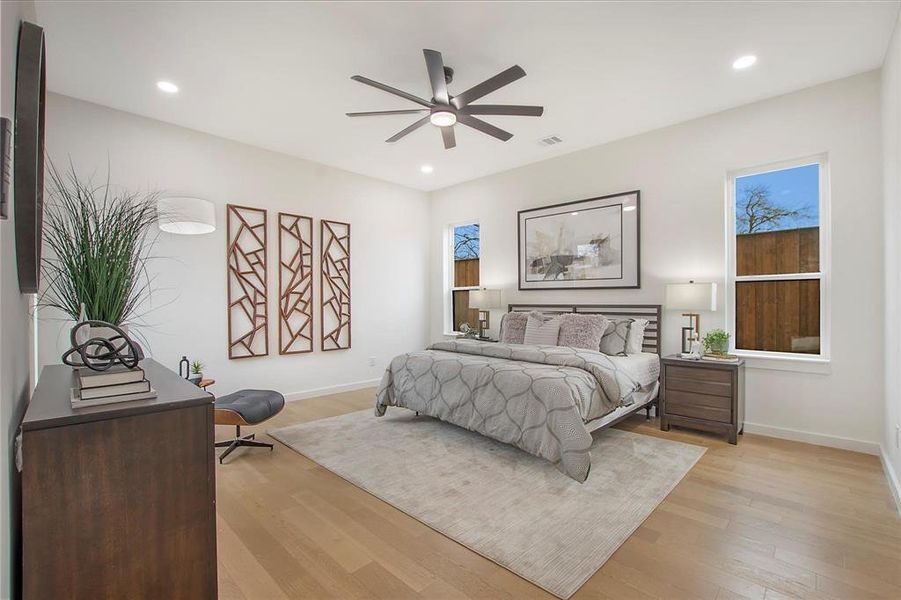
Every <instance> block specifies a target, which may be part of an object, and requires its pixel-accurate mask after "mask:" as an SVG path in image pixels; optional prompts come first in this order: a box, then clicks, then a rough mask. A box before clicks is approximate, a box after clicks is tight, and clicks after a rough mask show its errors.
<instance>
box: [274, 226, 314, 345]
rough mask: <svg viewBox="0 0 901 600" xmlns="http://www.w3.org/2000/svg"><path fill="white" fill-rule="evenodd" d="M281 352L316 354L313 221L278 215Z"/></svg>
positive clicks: (279, 335)
mask: <svg viewBox="0 0 901 600" xmlns="http://www.w3.org/2000/svg"><path fill="white" fill-rule="evenodd" d="M278 351H279V354H301V353H304V352H312V351H313V219H311V218H310V217H303V216H300V215H292V214H289V213H278Z"/></svg>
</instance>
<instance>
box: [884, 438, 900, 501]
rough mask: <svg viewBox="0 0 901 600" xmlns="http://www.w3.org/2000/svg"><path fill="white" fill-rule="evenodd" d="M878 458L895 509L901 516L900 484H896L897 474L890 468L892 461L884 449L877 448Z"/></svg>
mask: <svg viewBox="0 0 901 600" xmlns="http://www.w3.org/2000/svg"><path fill="white" fill-rule="evenodd" d="M879 458H880V459H881V460H882V470H883V471H885V478H886V480H887V481H888V487H889V489H890V490H891V491H892V498H893V499H894V500H895V508H896V509H897V510H898V514H899V515H901V483H899V482H898V474H897V473H895V469H894V467H892V461H891V460H890V459H889V456H888V453H887V452H886V451H885V447H883V446H880V447H879Z"/></svg>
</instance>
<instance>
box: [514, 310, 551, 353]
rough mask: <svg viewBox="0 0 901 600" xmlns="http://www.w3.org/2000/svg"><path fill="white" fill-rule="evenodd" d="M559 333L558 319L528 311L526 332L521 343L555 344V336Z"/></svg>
mask: <svg viewBox="0 0 901 600" xmlns="http://www.w3.org/2000/svg"><path fill="white" fill-rule="evenodd" d="M559 334H560V319H558V318H553V319H548V320H545V319H544V315H542V314H541V313H538V312H531V313H529V320H528V321H527V322H526V334H525V336H524V337H523V340H522V343H523V344H535V345H541V346H556V345H557V336H558V335H559Z"/></svg>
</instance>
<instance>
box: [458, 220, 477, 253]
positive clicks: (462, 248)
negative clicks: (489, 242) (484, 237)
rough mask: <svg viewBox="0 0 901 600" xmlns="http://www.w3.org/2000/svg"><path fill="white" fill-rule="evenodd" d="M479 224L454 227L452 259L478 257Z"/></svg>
mask: <svg viewBox="0 0 901 600" xmlns="http://www.w3.org/2000/svg"><path fill="white" fill-rule="evenodd" d="M479 241H480V240H479V225H478V223H475V224H472V225H458V226H457V227H454V260H464V259H467V258H478V257H479Z"/></svg>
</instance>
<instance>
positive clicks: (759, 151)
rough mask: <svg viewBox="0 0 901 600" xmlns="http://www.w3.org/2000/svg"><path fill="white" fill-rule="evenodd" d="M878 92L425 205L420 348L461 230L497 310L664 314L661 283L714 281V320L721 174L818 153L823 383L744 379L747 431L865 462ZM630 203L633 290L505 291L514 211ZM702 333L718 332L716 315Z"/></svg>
mask: <svg viewBox="0 0 901 600" xmlns="http://www.w3.org/2000/svg"><path fill="white" fill-rule="evenodd" d="M879 90H880V79H879V73H878V72H871V73H865V74H862V75H858V76H855V77H851V78H848V79H843V80H839V81H835V82H831V83H828V84H825V85H821V86H817V87H814V88H810V89H806V90H803V91H799V92H796V93H793V94H789V95H786V96H781V97H778V98H774V99H770V100H766V101H762V102H758V103H755V104H750V105H747V106H744V107H740V108H737V109H734V110H729V111H726V112H722V113H718V114H715V115H711V116H708V117H704V118H701V119H697V120H693V121H689V122H687V123H683V124H680V125H676V126H673V127H667V128H665V129H660V130H656V131H652V132H650V133H646V134H643V135H639V136H635V137H632V138H628V139H624V140H620V141H616V142H613V143H610V144H606V145H603V146H598V147H595V148H590V149H587V150H583V151H579V152H574V153H572V154H569V155H566V156H563V157H559V158H555V159H551V160H547V161H544V162H540V163H536V164H533V165H528V166H526V167H522V168H519V169H515V170H512V171H507V172H505V173H500V174H497V175H493V176H490V177H485V178H482V179H478V180H475V181H471V182H468V183H464V184H460V185H457V186H454V187H451V188H447V189H444V190H440V191H438V192H434V193H433V207H432V215H431V229H430V234H431V242H430V243H431V259H430V260H431V263H432V274H431V283H430V286H431V290H432V298H433V301H432V305H431V337H432V338H433V339H436V338H439V337H441V335H442V333H443V332H444V315H443V306H442V302H441V301H440V298H442V295H443V272H444V264H443V254H444V252H443V248H442V241H441V240H442V238H443V233H444V230H445V228H446V226H447V224H449V223H455V222H460V221H463V220H466V219H477V220H479V221H480V222H481V231H482V240H481V244H482V285H483V286H488V287H498V288H502V289H504V290H505V294H504V296H505V297H504V302H505V303H507V302H546V303H553V302H564V303H565V302H582V303H598V304H603V303H614V302H631V303H643V302H645V303H662V301H663V288H664V284H665V283H667V282H672V281H685V280H688V279H690V278H691V279H695V280H700V281H704V280H707V281H716V282H717V283H718V284H719V296H720V297H719V306H720V307H721V308H722V306H723V302H724V297H725V296H724V292H725V235H724V223H725V214H724V212H725V207H724V204H725V199H724V189H725V177H726V173H727V172H729V171H732V170H736V169H740V168H745V167H753V166H756V165H760V164H764V163H771V162H774V161H779V160H783V159H792V158H800V157H805V156H810V155H814V154H818V153H822V152H828V154H829V159H830V164H831V173H830V175H831V183H832V217H833V232H832V239H833V249H832V252H833V256H832V275H833V285H832V289H833V295H832V307H833V309H832V362H831V364H830V365H829V367H828V368H827V369H825V371H826V373H824V374H812V373H805V372H792V371H777V370H764V369H757V368H753V369H749V370H748V372H747V388H746V389H747V399H748V400H747V415H746V422H747V423H748V424H756V425H758V426H766V427H768V428H779V429H780V430H782V431H772V430H768V431H769V432H770V433H778V434H780V435H786V436H788V435H794V436H796V437H798V436H800V437H806V438H807V439H811V440H814V441H823V440H822V438H820V437H815V436H814V437H810V436H805V435H804V434H801V433H797V432H805V433H808V434H809V433H812V434H820V435H825V436H834V437H838V438H850V441H847V440H846V441H842V440H838V441H837V442H836V440H831V441H832V442H836V443H839V444H844V445H847V446H851V447H857V448H862V449H866V450H869V451H874V449H875V448H878V445H877V443H878V442H879V441H881V439H882V437H883V436H882V425H881V423H882V412H883V408H882V404H883V400H882V393H883V367H882V340H883V333H882V323H881V319H880V318H879V317H878V315H881V314H882V306H883V301H882V283H881V282H882V236H883V229H882V200H881V199H882V162H881V155H880V119H879V113H880V106H879V93H880V92H879ZM699 93H701V92H699ZM586 126H590V124H588V123H586ZM633 189H640V190H641V211H642V215H641V218H642V222H641V245H642V248H641V268H642V276H641V277H642V287H641V289H640V290H609V291H597V290H584V291H554V292H550V291H548V292H537V291H517V290H516V287H517V245H516V232H517V220H516V211H517V210H519V209H522V208H530V207H538V206H543V205H548V204H554V203H557V202H565V201H570V200H579V199H582V198H590V197H594V196H600V195H604V194H611V193H615V192H620V191H627V190H633ZM497 317H499V315H497ZM498 320H499V319H498V318H496V316H493V317H492V324H495V323H497V322H498ZM702 325H703V329H705V330H707V329H711V328H714V327H723V326H724V325H725V323H724V312H723V311H722V309H721V310H720V311H719V312H716V313H708V314H705V315H704V316H703V317H702ZM679 327H680V318H679V316H678V314H666V316H665V320H664V328H663V335H664V351H665V352H666V353H672V352H675V351H677V349H678V347H679V331H680V329H679ZM752 428H753V426H751V425H749V426H748V429H749V430H750V429H752ZM757 430H758V431H761V430H762V429H761V427H758V428H757ZM785 430H792V431H785Z"/></svg>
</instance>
